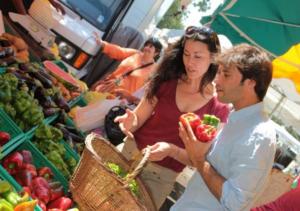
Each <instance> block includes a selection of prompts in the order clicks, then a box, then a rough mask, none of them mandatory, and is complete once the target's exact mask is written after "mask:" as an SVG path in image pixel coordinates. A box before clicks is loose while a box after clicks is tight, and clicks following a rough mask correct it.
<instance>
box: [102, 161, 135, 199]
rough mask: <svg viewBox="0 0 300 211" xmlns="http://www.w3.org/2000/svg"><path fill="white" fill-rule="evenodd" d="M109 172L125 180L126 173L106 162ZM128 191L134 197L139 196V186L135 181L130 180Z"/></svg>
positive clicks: (113, 164)
mask: <svg viewBox="0 0 300 211" xmlns="http://www.w3.org/2000/svg"><path fill="white" fill-rule="evenodd" d="M105 165H106V166H107V168H108V169H109V170H111V171H112V172H113V173H115V174H116V175H117V176H118V177H121V178H122V179H125V180H126V178H127V176H128V173H126V172H125V171H124V170H123V169H122V168H121V167H120V166H119V165H118V164H115V163H112V162H107V163H106V164H105ZM128 186H129V190H130V191H131V192H132V193H133V195H135V196H137V197H138V196H139V186H138V184H137V182H136V180H135V179H132V180H130V181H129V184H128Z"/></svg>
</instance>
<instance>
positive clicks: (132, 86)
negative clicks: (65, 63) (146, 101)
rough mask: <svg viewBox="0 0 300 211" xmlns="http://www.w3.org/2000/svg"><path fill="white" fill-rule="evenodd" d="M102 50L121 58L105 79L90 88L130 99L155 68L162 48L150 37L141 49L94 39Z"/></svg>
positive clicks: (159, 43)
mask: <svg viewBox="0 0 300 211" xmlns="http://www.w3.org/2000/svg"><path fill="white" fill-rule="evenodd" d="M96 41H97V43H98V44H99V45H101V47H102V49H103V50H102V52H103V53H104V54H106V55H108V56H109V57H111V58H114V59H117V60H122V62H121V63H120V65H119V66H118V67H117V69H116V70H115V71H113V72H112V73H111V74H110V75H108V76H107V77H106V78H105V79H103V80H99V81H97V82H96V83H95V84H94V85H93V86H92V87H91V89H92V90H94V91H98V92H103V93H105V92H108V93H113V94H116V95H121V96H122V97H124V98H126V99H130V97H132V96H133V94H134V92H136V91H137V90H138V89H140V88H142V87H143V86H144V85H145V83H146V82H147V81H148V80H149V78H150V76H151V75H152V74H153V73H154V71H155V70H156V67H157V65H156V63H155V62H156V61H157V60H158V58H159V55H160V52H161V50H162V48H163V46H162V44H161V42H160V41H159V40H158V39H156V38H154V37H151V38H149V39H148V40H146V42H145V43H144V46H143V48H142V50H141V51H139V50H136V49H132V48H122V47H120V46H118V45H114V44H111V43H108V42H105V41H102V40H101V39H100V38H98V39H96ZM130 100H131V99H130Z"/></svg>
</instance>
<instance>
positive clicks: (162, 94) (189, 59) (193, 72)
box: [115, 26, 229, 208]
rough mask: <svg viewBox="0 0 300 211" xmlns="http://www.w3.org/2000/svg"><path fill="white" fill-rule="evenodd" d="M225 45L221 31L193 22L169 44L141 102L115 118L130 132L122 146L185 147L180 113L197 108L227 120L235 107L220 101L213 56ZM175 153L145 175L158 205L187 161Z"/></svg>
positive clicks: (128, 152) (128, 151) (129, 152)
mask: <svg viewBox="0 0 300 211" xmlns="http://www.w3.org/2000/svg"><path fill="white" fill-rule="evenodd" d="M219 49H220V44H219V40H218V37H217V34H216V33H215V32H213V31H212V30H211V29H209V28H206V27H203V28H198V27H193V26H191V27H188V28H187V29H186V31H185V34H184V36H183V37H182V38H181V39H180V40H179V41H178V42H177V43H175V44H174V46H173V47H171V48H170V49H168V50H167V52H166V54H165V57H164V59H163V61H162V62H161V64H160V66H159V67H158V71H157V73H156V75H155V76H154V77H153V79H152V80H151V81H150V84H149V87H148V90H147V92H146V96H145V97H144V98H143V99H142V100H141V102H140V103H139V105H138V106H137V108H136V109H135V110H134V111H130V110H127V111H126V114H124V115H123V116H120V117H117V118H116V119H115V121H116V122H119V123H120V128H121V129H122V131H123V132H124V133H125V134H126V135H127V138H126V140H125V144H124V148H123V151H122V152H123V153H124V155H125V156H127V158H131V157H132V156H134V155H135V154H136V151H137V150H136V149H135V150H134V147H135V146H134V145H135V144H136V145H137V148H138V150H142V149H143V148H145V147H147V146H148V145H152V146H151V150H152V152H153V151H157V150H158V151H160V150H163V149H164V148H165V145H166V144H167V145H172V146H176V147H177V148H178V147H179V148H184V144H183V142H182V141H181V139H180V137H179V131H178V121H179V117H180V115H182V114H183V113H186V112H194V113H196V114H198V115H199V116H200V117H202V116H203V115H204V114H214V115H216V116H218V117H219V118H220V119H221V121H222V122H223V123H224V122H226V121H227V116H228V113H229V109H228V107H227V105H224V104H221V103H220V102H218V101H217V99H216V97H215V96H214V87H213V84H212V81H213V79H214V77H215V75H216V72H217V69H218V67H217V66H216V65H215V64H213V63H212V60H213V56H214V54H216V53H218V52H219ZM162 141H164V142H165V143H162ZM157 154H158V155H159V153H157ZM175 156H176V151H175V153H174V154H169V156H168V157H166V158H165V159H163V160H162V161H159V162H155V163H154V162H152V163H149V164H148V166H147V167H146V168H144V170H143V173H142V175H141V176H142V178H143V181H144V182H145V183H146V185H147V186H148V187H149V189H150V191H151V193H152V197H153V199H154V201H155V204H156V206H157V208H159V207H160V206H161V205H162V203H163V202H164V200H165V198H166V196H167V195H168V194H169V193H170V192H171V190H172V188H173V184H174V182H175V178H176V177H177V175H178V173H179V172H181V171H182V169H183V168H184V167H185V166H184V165H183V164H181V163H179V162H178V161H176V160H175V159H173V158H172V157H175Z"/></svg>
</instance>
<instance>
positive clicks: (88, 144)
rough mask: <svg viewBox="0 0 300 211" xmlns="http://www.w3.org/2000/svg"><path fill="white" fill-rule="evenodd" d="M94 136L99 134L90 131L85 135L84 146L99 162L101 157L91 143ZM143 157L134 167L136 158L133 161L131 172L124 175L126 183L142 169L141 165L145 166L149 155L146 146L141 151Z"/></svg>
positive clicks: (148, 149)
mask: <svg viewBox="0 0 300 211" xmlns="http://www.w3.org/2000/svg"><path fill="white" fill-rule="evenodd" d="M96 137H99V135H97V134H96V133H91V134H89V135H87V136H86V138H85V146H86V148H87V149H88V150H89V151H90V152H91V153H92V154H93V156H94V157H95V159H96V160H97V161H99V162H101V163H103V161H102V158H101V157H99V155H98V154H97V153H96V152H95V150H94V148H93V145H92V141H93V139H95V138H96ZM142 154H143V157H142V159H141V160H140V161H139V163H138V164H137V165H136V167H134V165H135V163H136V162H137V161H138V160H136V162H133V164H132V165H131V169H133V170H132V172H130V173H128V175H127V177H126V181H125V182H126V183H128V182H130V181H131V180H132V179H134V178H135V177H136V176H137V175H138V174H139V173H140V172H141V170H142V169H143V167H144V166H145V164H146V163H147V161H148V158H149V156H150V148H149V147H146V148H145V149H144V150H143V152H142Z"/></svg>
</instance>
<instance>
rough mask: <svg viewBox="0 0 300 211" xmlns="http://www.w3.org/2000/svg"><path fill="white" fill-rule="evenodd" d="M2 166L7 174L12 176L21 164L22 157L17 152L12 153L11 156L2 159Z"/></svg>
mask: <svg viewBox="0 0 300 211" xmlns="http://www.w3.org/2000/svg"><path fill="white" fill-rule="evenodd" d="M2 164H3V167H4V168H5V169H6V170H7V171H8V173H10V174H11V175H14V174H15V173H16V172H17V170H18V169H20V168H21V166H22V164H23V156H22V155H21V153H19V152H13V153H12V154H10V155H8V156H7V157H6V158H4V160H3V163H2Z"/></svg>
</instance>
